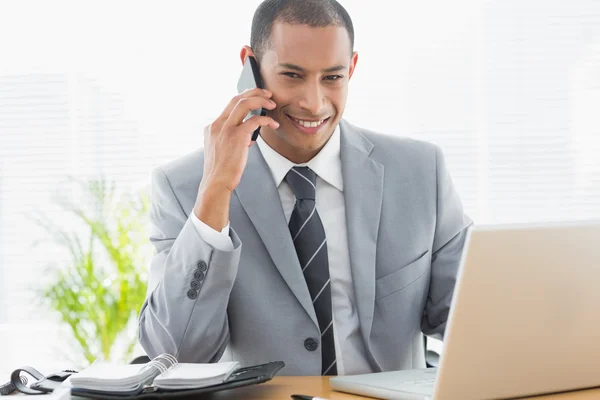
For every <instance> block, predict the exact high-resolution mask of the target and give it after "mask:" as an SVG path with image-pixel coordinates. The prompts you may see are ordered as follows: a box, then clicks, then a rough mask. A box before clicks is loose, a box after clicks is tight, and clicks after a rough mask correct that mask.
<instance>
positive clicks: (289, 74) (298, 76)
mask: <svg viewBox="0 0 600 400" xmlns="http://www.w3.org/2000/svg"><path fill="white" fill-rule="evenodd" d="M282 75H285V76H287V77H289V78H300V75H298V74H297V73H295V72H284V73H283V74H282Z"/></svg>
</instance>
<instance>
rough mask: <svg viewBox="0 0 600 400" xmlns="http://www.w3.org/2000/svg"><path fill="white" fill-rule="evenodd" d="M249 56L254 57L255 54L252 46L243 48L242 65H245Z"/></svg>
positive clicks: (241, 53)
mask: <svg viewBox="0 0 600 400" xmlns="http://www.w3.org/2000/svg"><path fill="white" fill-rule="evenodd" d="M248 56H252V57H254V52H253V51H252V48H251V47H250V46H244V47H242V50H241V51H240V59H241V60H242V65H244V63H245V62H246V59H247V58H248Z"/></svg>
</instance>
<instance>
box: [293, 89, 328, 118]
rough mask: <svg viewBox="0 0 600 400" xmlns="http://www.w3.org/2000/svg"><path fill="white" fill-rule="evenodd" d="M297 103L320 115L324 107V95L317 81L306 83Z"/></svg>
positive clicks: (313, 113)
mask: <svg viewBox="0 0 600 400" xmlns="http://www.w3.org/2000/svg"><path fill="white" fill-rule="evenodd" d="M298 105H299V106H300V107H301V108H303V109H305V110H306V111H308V112H310V113H311V114H312V115H315V116H316V115H320V114H321V111H322V110H323V108H324V107H325V96H324V94H323V90H322V88H321V85H320V84H319V83H318V82H311V83H307V84H306V85H305V87H304V93H303V95H302V97H301V98H300V102H299V103H298Z"/></svg>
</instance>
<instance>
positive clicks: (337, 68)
mask: <svg viewBox="0 0 600 400" xmlns="http://www.w3.org/2000/svg"><path fill="white" fill-rule="evenodd" d="M279 66H280V67H283V68H288V69H293V70H295V71H300V72H305V71H304V68H302V67H300V66H298V65H295V64H288V63H282V64H279ZM347 68H348V67H346V66H345V65H336V66H335V67H330V68H325V69H323V70H322V72H325V73H330V72H338V71H344V70H346V69H347Z"/></svg>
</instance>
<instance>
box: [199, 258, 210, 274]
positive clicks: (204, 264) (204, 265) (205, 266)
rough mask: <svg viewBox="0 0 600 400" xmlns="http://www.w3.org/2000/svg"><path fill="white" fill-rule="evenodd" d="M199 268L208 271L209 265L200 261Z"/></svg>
mask: <svg viewBox="0 0 600 400" xmlns="http://www.w3.org/2000/svg"><path fill="white" fill-rule="evenodd" d="M198 269H199V270H200V271H202V272H206V270H207V269H208V265H206V263H205V262H204V261H198Z"/></svg>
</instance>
